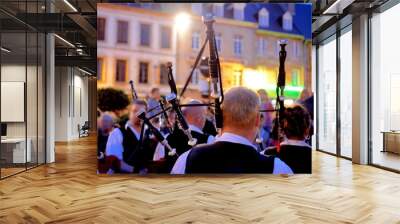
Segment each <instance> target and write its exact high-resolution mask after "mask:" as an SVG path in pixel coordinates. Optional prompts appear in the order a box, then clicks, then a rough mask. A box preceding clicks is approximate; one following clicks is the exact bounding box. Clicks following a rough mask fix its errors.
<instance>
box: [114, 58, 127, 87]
mask: <svg viewBox="0 0 400 224" xmlns="http://www.w3.org/2000/svg"><path fill="white" fill-rule="evenodd" d="M116 67H117V71H116V77H115V80H116V81H117V82H125V81H126V61H125V60H117V66H116Z"/></svg>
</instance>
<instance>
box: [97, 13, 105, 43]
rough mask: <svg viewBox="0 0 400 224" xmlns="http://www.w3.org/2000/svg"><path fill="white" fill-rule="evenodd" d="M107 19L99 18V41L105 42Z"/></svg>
mask: <svg viewBox="0 0 400 224" xmlns="http://www.w3.org/2000/svg"><path fill="white" fill-rule="evenodd" d="M105 31H106V19H105V18H97V40H105V33H106V32H105Z"/></svg>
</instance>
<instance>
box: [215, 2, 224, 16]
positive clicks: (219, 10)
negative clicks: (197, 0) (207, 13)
mask: <svg viewBox="0 0 400 224" xmlns="http://www.w3.org/2000/svg"><path fill="white" fill-rule="evenodd" d="M213 14H214V15H215V16H217V17H224V3H214V5H213Z"/></svg>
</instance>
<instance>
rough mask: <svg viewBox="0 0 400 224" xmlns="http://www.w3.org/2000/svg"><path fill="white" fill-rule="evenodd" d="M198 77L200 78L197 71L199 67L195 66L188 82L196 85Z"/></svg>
mask: <svg viewBox="0 0 400 224" xmlns="http://www.w3.org/2000/svg"><path fill="white" fill-rule="evenodd" d="M199 79H200V71H199V69H197V68H196V69H195V70H194V72H193V76H192V79H191V80H190V82H191V83H192V84H194V85H197V84H199Z"/></svg>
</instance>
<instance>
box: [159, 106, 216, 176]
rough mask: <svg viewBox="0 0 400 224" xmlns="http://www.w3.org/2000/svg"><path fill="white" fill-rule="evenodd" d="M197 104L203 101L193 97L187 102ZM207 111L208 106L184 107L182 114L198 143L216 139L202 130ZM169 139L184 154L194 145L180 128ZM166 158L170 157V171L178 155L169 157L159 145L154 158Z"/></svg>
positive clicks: (178, 151)
mask: <svg viewBox="0 0 400 224" xmlns="http://www.w3.org/2000/svg"><path fill="white" fill-rule="evenodd" d="M196 104H202V102H200V101H198V100H194V99H192V100H190V101H189V102H188V103H187V105H196ZM206 113H207V107H206V106H187V107H182V114H183V116H184V117H185V119H186V121H187V123H188V125H189V129H190V132H191V135H192V136H193V138H195V139H197V143H196V144H197V145H199V144H207V143H211V142H213V141H214V136H212V135H208V134H205V133H204V132H203V131H202V129H203V127H204V124H205V122H206ZM167 140H168V143H169V144H170V145H171V147H172V148H175V149H176V151H177V153H178V155H180V154H184V153H185V152H186V151H188V150H189V149H191V148H192V146H190V145H189V144H188V137H187V136H186V135H185V134H184V133H183V132H182V130H180V129H178V130H176V129H175V130H174V132H173V133H172V134H170V135H168V137H167ZM164 158H166V159H169V163H168V166H169V171H168V172H170V171H171V168H172V165H173V164H174V163H175V161H176V159H177V158H176V156H174V158H168V156H166V152H165V149H164V147H163V146H160V145H159V146H158V147H157V149H156V151H155V154H154V160H155V161H156V160H161V159H164Z"/></svg>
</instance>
